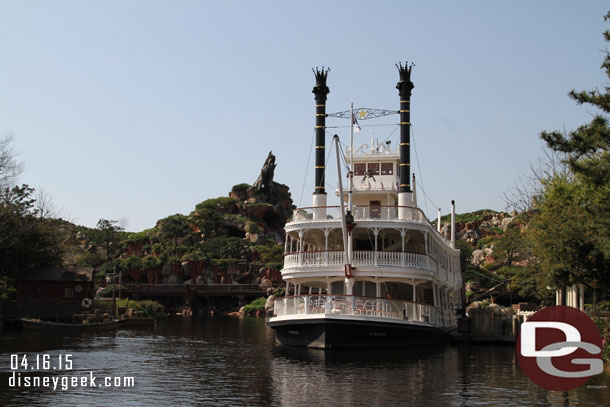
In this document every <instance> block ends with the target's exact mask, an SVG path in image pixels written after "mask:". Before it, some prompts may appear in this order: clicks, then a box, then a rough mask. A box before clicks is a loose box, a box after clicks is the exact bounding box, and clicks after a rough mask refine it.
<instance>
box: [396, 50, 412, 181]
mask: <svg viewBox="0 0 610 407" xmlns="http://www.w3.org/2000/svg"><path fill="white" fill-rule="evenodd" d="M396 67H397V68H398V73H399V74H400V80H399V81H398V83H397V84H396V89H398V94H399V95H400V189H399V192H411V185H410V184H409V181H410V180H409V178H411V177H410V175H411V134H410V132H411V91H412V90H413V88H414V87H415V86H414V85H413V82H411V69H412V68H413V64H411V65H409V64H408V63H407V62H405V65H404V66H403V65H402V64H401V63H400V62H399V63H398V64H397V65H396Z"/></svg>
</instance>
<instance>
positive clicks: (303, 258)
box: [284, 250, 434, 270]
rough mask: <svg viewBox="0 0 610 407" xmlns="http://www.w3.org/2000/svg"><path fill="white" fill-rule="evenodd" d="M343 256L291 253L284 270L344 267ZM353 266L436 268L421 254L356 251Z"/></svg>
mask: <svg viewBox="0 0 610 407" xmlns="http://www.w3.org/2000/svg"><path fill="white" fill-rule="evenodd" d="M343 256H344V254H343V251H342V250H328V251H310V252H296V253H289V254H287V255H285V256H284V268H292V267H298V266H309V267H326V266H337V265H342V264H344V263H345V260H344V258H343ZM352 265H354V266H390V267H411V268H416V269H421V270H428V269H430V266H431V265H432V266H434V263H433V262H429V261H428V256H426V255H425V254H419V253H407V252H385V251H375V250H354V252H353V258H352Z"/></svg>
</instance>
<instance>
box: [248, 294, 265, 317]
mask: <svg viewBox="0 0 610 407" xmlns="http://www.w3.org/2000/svg"><path fill="white" fill-rule="evenodd" d="M266 303H267V299H266V298H265V297H260V298H257V299H255V300H254V301H252V302H251V303H250V304H248V305H246V306H244V314H246V315H250V314H254V313H255V312H256V311H261V310H263V311H264V310H265V304H266Z"/></svg>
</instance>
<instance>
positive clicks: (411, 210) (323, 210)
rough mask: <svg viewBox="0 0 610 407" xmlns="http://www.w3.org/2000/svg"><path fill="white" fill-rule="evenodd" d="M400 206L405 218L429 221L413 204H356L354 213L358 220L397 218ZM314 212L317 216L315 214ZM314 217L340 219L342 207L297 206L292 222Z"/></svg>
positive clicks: (309, 219)
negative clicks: (399, 205)
mask: <svg viewBox="0 0 610 407" xmlns="http://www.w3.org/2000/svg"><path fill="white" fill-rule="evenodd" d="M399 208H400V209H401V212H403V213H404V214H405V215H404V220H411V221H416V222H424V221H427V219H426V216H425V215H424V213H423V212H422V211H421V210H420V209H419V208H416V207H413V206H401V207H398V206H393V205H392V206H389V205H355V206H354V210H353V212H352V215H353V216H354V219H356V220H370V219H381V220H396V219H398V209H399ZM314 214H315V215H316V216H314ZM314 217H315V218H316V221H318V220H319V221H325V220H339V219H341V216H340V208H339V207H338V206H319V207H306V208H297V209H295V210H294V211H293V213H292V219H291V220H290V222H295V223H298V222H312V221H313V220H314Z"/></svg>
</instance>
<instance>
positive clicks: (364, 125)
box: [325, 123, 399, 129]
mask: <svg viewBox="0 0 610 407" xmlns="http://www.w3.org/2000/svg"><path fill="white" fill-rule="evenodd" d="M358 124H359V125H360V127H384V126H386V127H387V126H399V124H398V123H390V124H360V123H358ZM350 127H351V126H326V127H325V128H327V129H345V128H346V129H349V128H350Z"/></svg>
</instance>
